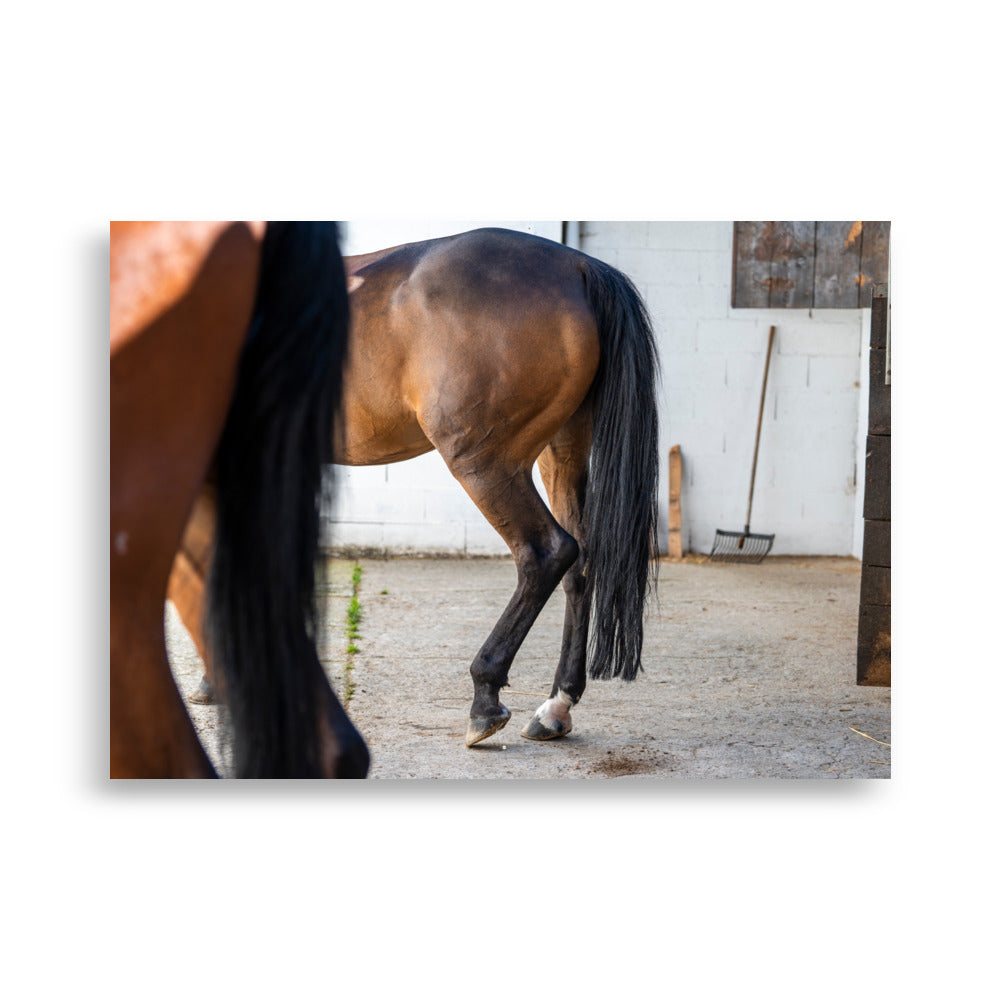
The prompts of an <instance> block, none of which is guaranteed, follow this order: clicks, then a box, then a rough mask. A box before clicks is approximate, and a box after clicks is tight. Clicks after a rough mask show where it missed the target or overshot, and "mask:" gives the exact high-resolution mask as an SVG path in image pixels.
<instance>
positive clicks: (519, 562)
mask: <svg viewBox="0 0 1000 1000" xmlns="http://www.w3.org/2000/svg"><path fill="white" fill-rule="evenodd" d="M452 472H453V473H454V474H455V476H456V478H457V479H458V480H459V482H460V483H461V484H462V486H463V487H464V488H465V490H466V492H467V493H468V494H469V496H470V497H472V499H473V501H474V502H475V503H476V506H477V507H479V509H480V510H481V511H482V513H483V514H484V516H485V517H486V519H487V520H488V521H489V522H490V524H491V525H493V527H494V528H495V529H496V530H497V532H499V534H500V536H501V537H502V538H503V540H504V541H505V542H506V543H507V545H508V547H509V548H510V550H511V554H512V555H513V556H514V562H515V565H516V566H517V587H516V589H515V590H514V594H513V596H512V597H511V599H510V602H509V603H508V604H507V607H506V608H505V609H504V612H503V614H502V615H501V616H500V619H499V620H498V621H497V623H496V625H495V626H494V628H493V631H492V632H491V633H490V635H489V638H488V639H487V640H486V642H485V643H483V646H482V648H481V649H480V650H479V652H478V653H477V654H476V657H475V659H474V660H473V661H472V666H471V668H470V672H471V674H472V682H473V689H474V690H473V700H472V709H471V711H470V713H469V726H468V730H467V732H466V737H465V744H466V746H470V747H471V746H473V745H474V744H476V743H479V742H480V741H482V740H484V739H486V738H487V737H489V736H492V735H493V734H494V733H496V732H498V731H499V730H501V729H502V728H503V727H504V726H505V725H506V724H507V722H508V720H509V719H510V709H508V708H507V706H506V705H504V704H503V703H502V702H501V701H500V689H501V688H502V687H506V685H507V676H508V674H509V672H510V666H511V663H512V662H513V659H514V656H515V655H516V653H517V651H518V649H520V647H521V643H522V642H523V641H524V638H525V636H526V635H527V634H528V630H529V629H530V628H531V626H532V625H533V624H534V622H535V619H536V618H537V617H538V614H539V612H540V611H541V610H542V608H543V607H544V606H545V602H546V601H547V600H548V599H549V597H550V596H551V594H552V591H553V590H555V587H556V584H558V583H559V581H560V579H561V578H562V576H563V574H564V573H565V572H566V569H567V567H568V566H570V565H571V564H572V563H573V562H574V561H575V560H576V557H577V553H578V547H577V543H576V541H575V540H574V539H573V538H572V537H571V536H570V535H569V534H568V533H567V532H565V531H564V530H563V529H562V528H561V527H560V526H559V524H558V523H557V522H556V520H555V518H554V517H553V516H552V514H551V513H550V512H549V510H548V508H547V507H546V506H545V504H544V503H543V502H542V498H541V497H540V496H539V495H538V493H537V491H536V490H535V486H534V483H533V482H532V480H531V471H530V468H529V469H524V468H518V469H515V470H509V469H501V468H498V467H491V468H490V469H489V470H488V471H487V472H486V473H485V474H484V473H483V472H482V471H478V472H477V473H476V474H472V473H464V472H463V471H462V470H461V469H459V470H457V471H456V469H455V468H454V467H453V468H452Z"/></svg>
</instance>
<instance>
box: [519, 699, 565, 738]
mask: <svg viewBox="0 0 1000 1000" xmlns="http://www.w3.org/2000/svg"><path fill="white" fill-rule="evenodd" d="M572 706H573V699H572V697H571V696H570V695H568V694H566V692H565V691H559V692H557V693H556V694H555V696H554V697H552V698H549V699H548V700H547V701H544V702H543V703H542V704H541V705H539V706H538V710H537V711H536V712H535V714H534V715H533V716H532V717H531V719H530V721H529V722H528V724H527V725H526V726H525V727H524V729H522V730H521V735H522V736H523V737H524V738H525V739H526V740H557V739H559V737H560V736H565V735H566V734H567V733H568V732H570V731H571V730H572V729H573V720H572V719H571V718H570V715H569V710H570V708H571V707H572Z"/></svg>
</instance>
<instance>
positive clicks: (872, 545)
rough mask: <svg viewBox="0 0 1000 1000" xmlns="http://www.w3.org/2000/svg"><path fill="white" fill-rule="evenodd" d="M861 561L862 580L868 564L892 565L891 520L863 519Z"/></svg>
mask: <svg viewBox="0 0 1000 1000" xmlns="http://www.w3.org/2000/svg"><path fill="white" fill-rule="evenodd" d="M861 563H862V568H861V573H862V580H863V578H864V573H865V572H866V570H867V568H868V567H869V566H885V567H888V566H891V565H892V522H891V521H865V542H864V548H863V549H862V552H861ZM862 603H864V602H862Z"/></svg>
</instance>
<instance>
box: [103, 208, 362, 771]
mask: <svg viewBox="0 0 1000 1000" xmlns="http://www.w3.org/2000/svg"><path fill="white" fill-rule="evenodd" d="M347 334H348V316H347V292H346V287H345V282H344V271H343V263H342V260H341V257H340V252H339V250H338V246H337V230H336V226H335V225H333V224H332V223H326V224H324V223H268V224H267V225H266V229H265V227H264V226H263V225H250V224H242V223H241V224H229V223H117V224H112V226H111V373H110V374H111V378H110V390H111V532H110V541H111V555H110V560H111V689H110V694H111V745H110V770H111V775H112V777H173V776H177V777H179V776H199V777H211V776H214V772H213V769H212V766H211V764H210V763H209V760H208V757H207V756H206V755H205V752H204V749H203V748H202V746H201V745H200V743H199V742H198V738H197V736H196V735H195V731H194V728H193V726H192V724H191V720H190V717H189V716H188V714H187V711H186V709H185V707H184V704H183V701H182V700H181V697H180V694H179V693H178V691H177V687H176V685H175V684H174V680H173V677H172V675H171V672H170V667H169V664H168V660H167V654H166V649H165V646H164V635H163V605H164V599H165V597H166V592H167V583H168V578H169V577H170V572H171V565H172V563H173V561H174V557H175V554H176V552H177V550H178V548H179V546H180V544H181V538H182V535H183V533H184V530H185V524H186V522H187V521H188V519H189V516H190V514H191V510H192V506H193V504H194V503H195V499H196V497H197V496H198V494H199V491H200V490H201V489H202V487H203V485H204V483H205V481H206V478H207V477H208V476H209V474H210V472H211V478H212V480H213V482H214V484H215V491H216V492H215V496H216V501H215V506H216V514H215V515H214V516H215V519H216V522H217V523H216V527H215V529H214V535H215V538H214V553H215V554H214V566H213V569H212V572H211V574H210V576H209V583H208V600H207V602H206V603H207V607H208V615H207V623H206V624H207V626H208V628H207V631H208V632H209V634H210V635H211V642H210V643H209V645H210V650H211V651H210V653H209V654H208V655H209V656H210V659H211V661H212V662H213V664H214V665H215V668H216V669H217V670H219V671H220V674H221V676H222V678H223V683H224V689H225V692H226V700H227V704H228V708H229V715H230V717H231V720H232V727H233V734H234V735H233V757H234V764H235V768H236V772H237V773H238V774H240V775H245V776H285V775H289V776H292V775H310V776H331V777H332V776H338V775H345V776H360V777H363V776H364V775H365V774H366V773H367V768H368V752H367V748H366V747H365V744H364V741H363V740H362V739H361V737H360V735H359V734H358V732H357V731H356V730H355V728H354V726H353V725H352V724H351V722H350V720H349V719H348V717H347V715H346V714H345V712H344V710H343V708H342V707H341V706H340V704H339V703H338V701H337V698H336V696H335V695H334V693H333V691H332V689H331V688H330V685H329V683H328V681H327V678H326V675H325V673H324V672H323V669H322V666H321V664H320V662H319V659H318V657H317V655H316V650H315V646H314V635H315V610H314V587H315V564H316V555H317V551H318V541H319V509H318V498H319V490H320V483H321V475H322V469H323V465H324V463H327V462H329V461H330V460H331V458H332V457H333V456H332V447H331V428H332V426H333V417H334V413H335V412H336V408H337V406H338V403H339V398H340V386H341V370H342V363H343V356H344V351H345V347H346V341H347ZM200 641H202V643H204V639H203V638H202V639H201V640H200Z"/></svg>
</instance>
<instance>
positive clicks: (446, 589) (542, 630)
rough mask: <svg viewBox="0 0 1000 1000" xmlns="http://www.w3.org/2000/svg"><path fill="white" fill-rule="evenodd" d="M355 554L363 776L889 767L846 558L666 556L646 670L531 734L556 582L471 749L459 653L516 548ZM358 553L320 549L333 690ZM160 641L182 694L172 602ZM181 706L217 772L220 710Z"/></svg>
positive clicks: (489, 615)
mask: <svg viewBox="0 0 1000 1000" xmlns="http://www.w3.org/2000/svg"><path fill="white" fill-rule="evenodd" d="M361 565H362V567H363V575H362V579H361V586H360V593H359V597H360V601H361V607H362V613H363V617H362V620H361V624H360V629H359V631H360V637H359V639H358V640H357V644H358V647H359V650H358V652H357V653H356V654H355V655H354V657H353V664H352V670H351V673H350V676H351V678H352V681H353V685H354V690H353V694H352V696H351V699H350V703H349V706H348V710H349V712H350V714H351V716H352V718H353V719H354V721H355V724H356V725H357V726H358V728H359V729H360V730H361V732H362V734H363V735H364V736H365V739H366V740H367V742H368V745H369V748H370V750H371V754H372V768H371V773H370V777H372V778H374V779H385V778H418V779H426V778H597V779H604V778H632V779H636V780H639V779H643V780H648V779H650V778H662V779H668V780H674V779H682V778H739V779H744V778H799V779H802V778H810V779H814V778H822V779H827V778H887V777H889V773H890V760H891V758H890V748H889V746H887V745H885V744H889V743H891V736H890V733H889V730H890V693H889V689H887V688H874V687H858V686H857V685H856V684H855V682H854V677H855V656H856V642H857V615H858V599H859V590H860V564H859V563H858V562H857V561H856V560H853V559H835V558H800V559H794V558H783V557H768V558H767V559H765V560H764V562H762V563H761V564H759V565H757V566H744V565H720V564H714V563H710V562H707V561H705V560H703V559H688V560H686V561H684V562H679V563H676V562H675V563H671V562H663V563H661V566H660V583H659V600H658V602H657V603H655V604H654V605H653V607H652V609H651V612H650V616H649V620H648V622H647V630H646V641H645V650H644V655H643V663H644V666H645V672H644V673H643V674H641V675H640V676H639V678H638V680H636V681H635V682H634V683H632V684H625V683H623V682H619V681H611V682H597V681H591V682H590V684H589V686H588V689H587V692H586V694H585V695H584V697H583V700H582V701H581V702H580V704H579V705H578V706H576V707H575V708H574V709H573V713H572V714H573V726H574V728H573V732H572V733H570V734H569V736H567V737H565V738H563V739H561V740H555V741H552V742H549V743H537V742H532V741H529V740H525V739H523V738H522V737H521V736H520V735H519V733H520V730H521V728H522V726H523V725H524V724H525V722H527V720H528V718H529V717H530V716H531V714H532V713H533V712H534V710H535V708H537V707H538V705H539V704H540V703H541V702H542V701H544V700H545V698H546V697H548V694H549V688H550V685H551V682H552V675H553V672H554V670H555V663H556V660H557V658H558V652H559V643H560V639H561V635H562V617H563V597H562V590H561V588H560V589H558V590H557V591H556V593H555V594H554V595H553V597H552V599H551V600H550V601H549V602H548V604H547V605H546V607H545V608H544V610H543V611H542V613H541V615H540V616H539V619H538V621H537V622H536V624H535V626H534V628H533V629H532V631H531V632H530V633H529V635H528V638H527V640H526V641H525V643H524V646H523V647H522V649H521V651H520V653H519V654H518V656H517V658H516V659H515V661H514V666H513V668H512V670H511V673H510V687H509V688H507V689H505V691H503V692H502V693H501V698H502V699H503V701H504V703H505V704H506V705H507V706H508V707H509V708H510V709H511V712H512V718H511V721H510V723H509V724H508V725H507V727H506V728H505V729H504V730H502V731H501V732H499V733H497V734H496V735H495V736H493V737H491V738H490V739H488V740H486V741H485V742H484V743H481V744H479V745H478V746H476V747H473V748H471V749H467V748H466V747H465V744H464V740H463V737H464V733H465V725H466V721H467V718H468V713H469V705H470V702H471V697H472V682H471V679H470V677H469V672H468V671H469V663H470V662H471V660H472V657H473V656H474V654H475V652H476V650H477V649H478V647H479V645H480V644H481V643H482V641H483V640H484V639H485V638H486V636H487V634H488V633H489V631H490V629H491V628H492V627H493V624H494V623H495V620H496V618H497V617H498V616H499V614H500V612H501V610H502V609H503V607H504V605H505V603H506V602H507V600H508V599H509V597H510V594H511V593H512V592H513V589H514V583H515V577H516V575H515V570H514V565H513V562H512V561H511V560H508V559H484V560H461V559H390V560H374V559H364V560H361ZM351 566H352V564H351V563H349V562H344V561H342V560H335V561H332V562H331V568H332V571H333V572H332V577H331V580H332V582H331V587H330V592H329V595H328V602H327V603H328V610H329V616H328V624H327V628H326V630H325V633H324V642H323V650H322V652H323V658H324V661H325V662H326V663H327V667H328V670H329V672H330V675H331V678H332V679H333V681H334V684H335V686H336V688H337V690H338V693H339V694H340V695H341V697H343V695H344V692H345V685H344V676H345V670H344V668H345V665H346V663H347V662H348V657H347V654H346V646H347V640H346V621H345V616H346V607H347V601H348V600H349V598H350V594H351V589H350V571H351ZM168 637H169V643H168V644H169V648H170V651H171V659H172V662H173V663H174V666H175V672H176V676H177V677H178V682H179V684H180V685H181V688H182V692H183V693H185V694H186V693H187V692H188V691H189V690H192V689H193V688H194V686H195V685H196V684H197V680H198V677H199V671H200V663H199V662H198V660H197V656H196V654H195V653H194V650H193V646H192V645H191V644H190V640H189V639H188V637H187V635H186V633H184V631H183V628H181V626H180V625H179V622H178V621H177V620H176V616H175V615H174V613H173V610H172V609H168ZM189 708H190V709H191V710H192V717H193V718H194V719H195V723H196V726H197V727H198V728H199V731H200V732H201V734H202V738H203V741H204V742H205V743H206V747H207V749H208V750H209V752H210V755H213V757H214V759H215V760H216V763H217V766H220V767H221V768H222V770H223V772H224V771H225V760H224V756H225V753H224V746H225V743H224V738H223V734H222V733H221V730H220V726H219V723H218V710H217V709H215V708H205V707H200V706H189ZM861 734H867V737H870V738H866V736H865V735H861ZM876 741H880V742H876Z"/></svg>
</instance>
